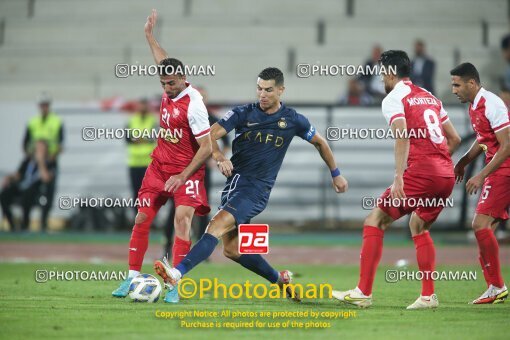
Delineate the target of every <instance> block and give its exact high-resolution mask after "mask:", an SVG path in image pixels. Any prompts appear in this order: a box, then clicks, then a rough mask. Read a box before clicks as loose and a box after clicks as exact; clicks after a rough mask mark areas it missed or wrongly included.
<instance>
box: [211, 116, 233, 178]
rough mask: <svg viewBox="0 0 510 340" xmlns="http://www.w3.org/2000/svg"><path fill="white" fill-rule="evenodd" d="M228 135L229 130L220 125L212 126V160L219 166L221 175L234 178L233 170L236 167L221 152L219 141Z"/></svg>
mask: <svg viewBox="0 0 510 340" xmlns="http://www.w3.org/2000/svg"><path fill="white" fill-rule="evenodd" d="M226 134H227V130H225V128H224V127H223V126H221V125H220V124H218V123H214V124H213V125H212V126H211V139H212V158H213V159H214V161H215V162H216V164H217V165H218V168H219V169H220V171H221V173H222V174H223V175H225V176H226V177H230V176H232V170H234V166H233V165H232V162H231V161H230V159H228V158H227V157H225V154H224V153H223V152H221V150H220V147H219V145H218V142H217V140H218V139H220V138H221V137H223V136H225V135H226Z"/></svg>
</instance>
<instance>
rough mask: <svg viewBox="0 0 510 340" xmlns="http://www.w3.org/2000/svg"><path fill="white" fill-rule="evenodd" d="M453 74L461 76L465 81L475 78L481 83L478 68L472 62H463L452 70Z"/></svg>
mask: <svg viewBox="0 0 510 340" xmlns="http://www.w3.org/2000/svg"><path fill="white" fill-rule="evenodd" d="M450 74H451V75H452V76H459V77H461V78H462V80H464V81H468V80H470V79H474V80H475V81H476V83H477V84H480V74H478V70H477V69H476V67H475V65H473V64H471V63H462V64H460V65H459V66H457V67H455V68H454V69H453V70H451V71H450Z"/></svg>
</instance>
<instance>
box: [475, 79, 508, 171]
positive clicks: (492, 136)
mask: <svg viewBox="0 0 510 340" xmlns="http://www.w3.org/2000/svg"><path fill="white" fill-rule="evenodd" d="M469 116H470V118H471V124H472V125H473V129H474V130H475V132H476V140H477V141H478V144H480V146H481V147H482V149H483V151H485V163H486V164H487V163H489V162H490V161H491V160H492V158H493V157H494V154H495V153H496V152H497V151H498V150H499V142H498V139H497V138H496V132H498V131H501V130H503V129H507V128H509V126H510V116H509V114H508V109H507V107H506V105H505V103H504V102H503V100H501V98H499V97H498V96H496V95H495V94H494V93H492V92H490V91H487V90H486V89H484V88H483V87H482V88H481V89H480V91H478V93H477V95H476V97H475V100H474V101H473V104H471V105H469ZM493 174H495V175H502V176H510V158H507V159H506V161H504V162H503V164H501V165H500V166H499V168H498V169H497V170H496V171H494V172H493Z"/></svg>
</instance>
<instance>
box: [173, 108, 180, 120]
mask: <svg viewBox="0 0 510 340" xmlns="http://www.w3.org/2000/svg"><path fill="white" fill-rule="evenodd" d="M180 113H181V112H180V111H179V109H178V108H176V107H174V114H173V115H172V117H173V118H177V117H179V114H180Z"/></svg>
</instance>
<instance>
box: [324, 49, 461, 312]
mask: <svg viewBox="0 0 510 340" xmlns="http://www.w3.org/2000/svg"><path fill="white" fill-rule="evenodd" d="M380 64H381V66H382V69H383V70H385V71H386V72H383V81H384V87H385V89H386V93H387V94H388V95H387V96H386V97H385V98H384V100H383V102H382V111H383V115H384V117H385V118H386V120H387V122H388V124H389V125H390V126H391V129H392V131H393V133H394V136H395V137H396V138H395V179H394V181H393V184H392V185H391V186H390V187H389V188H388V189H386V191H385V192H384V193H383V194H382V195H381V197H380V198H379V199H378V202H379V204H378V206H377V207H376V208H374V209H373V210H372V211H371V212H370V214H369V215H368V217H367V218H366V219H365V222H364V227H363V243H362V246H361V256H360V279H359V283H358V286H357V287H356V288H355V289H351V290H349V291H345V292H340V291H333V297H334V298H336V299H338V300H340V301H343V302H346V303H349V304H353V305H357V306H359V307H368V306H370V305H371V304H372V286H373V282H374V278H375V273H376V270H377V266H378V264H379V261H380V259H381V255H382V248H383V236H384V231H385V230H386V228H388V227H389V226H390V225H391V223H392V222H393V221H395V220H397V219H399V218H400V217H402V216H404V215H407V214H411V219H410V222H409V228H410V229H411V234H412V236H413V241H414V244H415V247H416V258H417V262H418V267H419V269H420V271H421V272H422V273H423V274H424V276H423V279H422V291H421V295H420V297H418V299H416V301H415V302H414V303H413V304H411V305H410V306H408V307H407V308H408V309H419V308H434V307H437V306H438V300H437V296H436V294H434V281H433V280H432V275H431V273H432V272H433V271H434V269H435V248H434V243H433V241H432V238H431V237H430V234H429V229H430V227H431V225H432V223H433V222H434V221H435V220H436V219H437V217H438V216H439V213H440V212H441V210H442V209H443V207H444V206H445V204H444V201H445V200H446V199H447V198H448V197H449V196H450V194H451V192H452V190H453V186H454V184H455V183H454V182H455V178H454V173H453V163H452V160H451V157H450V155H451V154H452V153H453V151H454V150H455V149H456V148H457V147H458V145H459V143H460V137H459V135H458V134H457V131H455V128H454V127H453V125H452V123H451V122H450V121H449V119H448V115H447V113H446V111H445V110H444V108H443V105H442V103H441V101H440V100H438V99H437V98H436V97H434V96H433V95H432V94H431V93H430V92H428V91H426V90H424V89H422V88H420V87H418V86H416V85H414V84H412V83H411V81H410V80H409V74H410V62H409V57H408V56H407V54H406V53H405V52H404V51H395V50H391V51H386V52H384V53H383V54H382V56H381V59H380ZM395 72H396V73H395ZM420 201H425V202H426V201H429V202H432V203H433V202H438V204H430V205H427V204H415V203H416V202H420ZM413 202H414V203H413ZM441 202H443V203H441ZM427 273H428V274H427Z"/></svg>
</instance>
